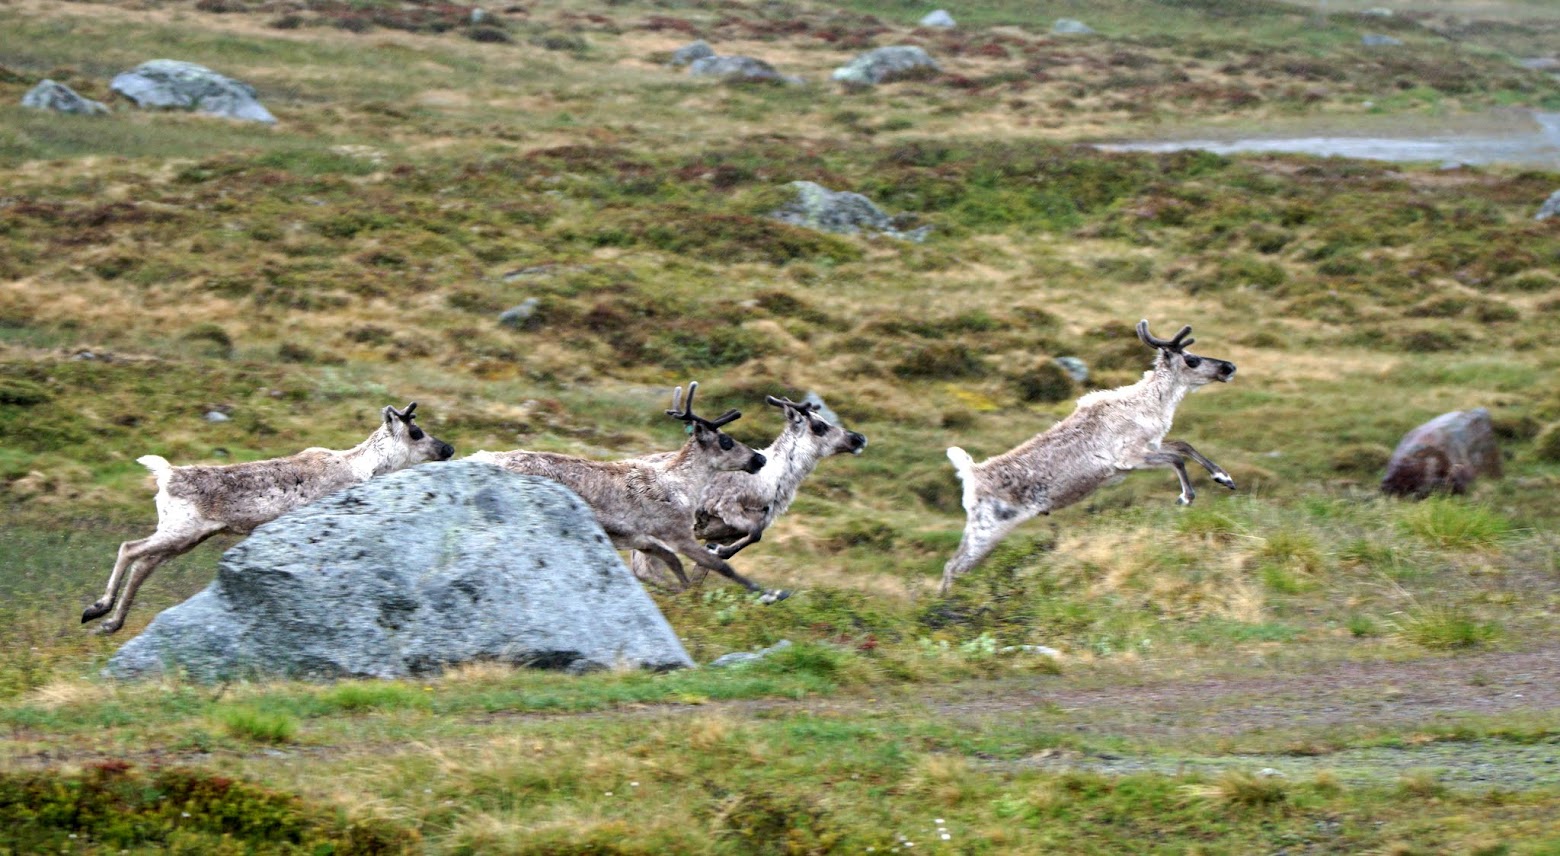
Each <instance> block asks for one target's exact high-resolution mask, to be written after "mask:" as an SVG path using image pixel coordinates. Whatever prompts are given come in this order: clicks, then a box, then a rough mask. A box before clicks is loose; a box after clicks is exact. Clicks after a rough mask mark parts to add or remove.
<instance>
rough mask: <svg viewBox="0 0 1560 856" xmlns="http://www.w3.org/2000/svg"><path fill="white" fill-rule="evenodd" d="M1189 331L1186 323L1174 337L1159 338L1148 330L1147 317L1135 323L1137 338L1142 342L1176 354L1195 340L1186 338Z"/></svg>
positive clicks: (1189, 328)
mask: <svg viewBox="0 0 1560 856" xmlns="http://www.w3.org/2000/svg"><path fill="white" fill-rule="evenodd" d="M1190 332H1192V328H1191V325H1187V326H1185V327H1182V328H1181V332H1179V333H1177V334H1175V338H1173V339H1161V338H1158V337H1157V336H1155V335H1154V334H1152V333H1150V332H1148V319H1147V318H1145V319H1143V320H1142V321H1139V322H1138V323H1137V334H1138V338H1139V339H1142V340H1143V344H1145V345H1147V346H1149V347H1150V348H1159V349H1160V350H1164V351H1170V352H1172V353H1177V354H1179V353H1181V352H1182V351H1184V350H1186V346H1187V345H1190V344H1191V343H1193V342H1195V341H1197V340H1196V339H1187V338H1186V334H1187V333H1190Z"/></svg>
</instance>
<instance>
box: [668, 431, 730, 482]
mask: <svg viewBox="0 0 1560 856" xmlns="http://www.w3.org/2000/svg"><path fill="white" fill-rule="evenodd" d="M655 467H656V468H657V469H659V470H661V472H663V473H666V474H667V475H668V476H671V477H673V478H677V479H681V480H683V481H685V482H687V483H689V484H693V485H699V486H703V485H704V483H705V482H708V481H709V480H710V479H711V478H712V477H714V475H715V473H716V472H717V471H716V470H715V469H714V468H713V467H711V466H710V465H709V461H708V459H706V458H705V457H704V456H703V455H700V454H699V445H698V443H697V442H696V441H695V440H694V439H693V438H692V437H689V438H688V442H686V443H684V444H683V445H682V448H680V449H678V450H677V451H676V452H673V453H672V454H671V456H670V457H668V458H665V459H662V460H659V461H656V462H655Z"/></svg>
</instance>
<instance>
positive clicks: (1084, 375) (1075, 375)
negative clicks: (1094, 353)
mask: <svg viewBox="0 0 1560 856" xmlns="http://www.w3.org/2000/svg"><path fill="white" fill-rule="evenodd" d="M1056 364H1057V365H1059V366H1061V367H1062V371H1064V372H1067V376H1068V377H1070V378H1072V379H1073V380H1074V381H1076V382H1078V383H1088V382H1089V365H1088V363H1085V362H1084V361H1083V360H1080V359H1078V358H1077V357H1057V358H1056Z"/></svg>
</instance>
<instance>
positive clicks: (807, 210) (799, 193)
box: [770, 181, 931, 243]
mask: <svg viewBox="0 0 1560 856" xmlns="http://www.w3.org/2000/svg"><path fill="white" fill-rule="evenodd" d="M791 187H793V188H795V189H796V198H795V199H793V200H792V201H791V202H790V203H789V204H787V205H785V206H783V207H781V208H780V209H778V210H776V211H774V212H773V213H771V214H770V216H772V217H774V218H775V219H776V220H779V221H781V222H782V223H790V224H791V225H793V226H801V227H803V228H807V229H817V230H818V231H821V232H834V233H836V234H841V235H854V234H857V233H859V232H861V231H862V230H863V229H865V230H869V231H871V232H874V233H877V234H882V235H887V236H889V237H891V238H899V239H902V240H906V241H910V242H912V243H920V242H922V241H924V240H926V235H927V233H928V232H930V231H931V227H930V226H922V227H920V228H919V229H911V230H908V231H902V230H900V229H899V228H897V225H896V223H895V222H894V218H892V217H890V216H888V215H887V214H885V213H883V209H881V208H879V207H877V206H876V205H874V204H872V200H870V199H868V198H867V197H865V196H862V195H861V194H859V193H852V192H850V191H848V190H841V191H838V192H836V191H833V190H829V189H828V188H826V187H824V186H823V185H820V184H817V183H815V182H811V181H793V182H791Z"/></svg>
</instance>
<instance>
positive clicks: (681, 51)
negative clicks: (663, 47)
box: [670, 39, 715, 68]
mask: <svg viewBox="0 0 1560 856" xmlns="http://www.w3.org/2000/svg"><path fill="white" fill-rule="evenodd" d="M714 55H715V49H714V48H712V47H710V43H709V42H706V41H705V40H703V39H699V40H698V41H696V42H690V43H689V44H686V45H683V46H682V47H680V48H678V49H677V50H675V51H673V52H672V61H671V63H670V64H671V65H672V66H675V67H677V68H682V67H683V66H685V65H692V64H693V63H694V62H696V61H698V60H701V59H708V58H709V57H712V56H714Z"/></svg>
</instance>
